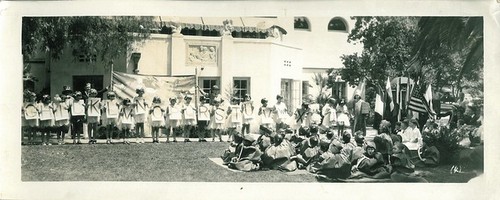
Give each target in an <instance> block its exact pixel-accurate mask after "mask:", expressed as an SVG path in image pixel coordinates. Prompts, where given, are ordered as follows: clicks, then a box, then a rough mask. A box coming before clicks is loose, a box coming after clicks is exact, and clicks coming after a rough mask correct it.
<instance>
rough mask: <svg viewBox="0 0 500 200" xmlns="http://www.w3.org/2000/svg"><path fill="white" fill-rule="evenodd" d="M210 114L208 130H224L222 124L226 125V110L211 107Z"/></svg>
mask: <svg viewBox="0 0 500 200" xmlns="http://www.w3.org/2000/svg"><path fill="white" fill-rule="evenodd" d="M211 113H212V116H211V117H210V129H221V130H222V129H224V124H225V123H226V110H225V109H223V108H222V107H221V106H219V107H215V106H213V107H212V111H211Z"/></svg>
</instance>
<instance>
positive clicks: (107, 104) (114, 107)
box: [101, 99, 120, 125]
mask: <svg viewBox="0 0 500 200" xmlns="http://www.w3.org/2000/svg"><path fill="white" fill-rule="evenodd" d="M102 107H103V109H104V112H102V117H101V119H102V124H103V125H118V116H119V114H120V104H119V103H118V101H117V100H116V99H114V100H105V101H104V102H103V104H102Z"/></svg>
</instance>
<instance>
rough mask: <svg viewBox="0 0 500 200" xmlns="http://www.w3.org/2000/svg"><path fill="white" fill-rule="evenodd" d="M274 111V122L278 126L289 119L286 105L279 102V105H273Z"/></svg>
mask: <svg viewBox="0 0 500 200" xmlns="http://www.w3.org/2000/svg"><path fill="white" fill-rule="evenodd" d="M274 110H275V113H274V121H275V122H276V123H277V124H279V123H282V122H283V123H284V122H286V120H288V118H289V117H290V116H289V115H288V110H287V107H286V104H285V103H283V102H281V103H279V104H278V103H277V104H276V105H274Z"/></svg>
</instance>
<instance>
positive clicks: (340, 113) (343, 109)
mask: <svg viewBox="0 0 500 200" xmlns="http://www.w3.org/2000/svg"><path fill="white" fill-rule="evenodd" d="M348 113H349V112H348V111H347V106H346V105H343V106H340V105H338V106H337V125H338V124H339V122H344V126H351V122H350V120H349V116H348V115H347V114H348Z"/></svg>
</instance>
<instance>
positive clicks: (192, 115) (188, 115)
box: [182, 103, 196, 126]
mask: <svg viewBox="0 0 500 200" xmlns="http://www.w3.org/2000/svg"><path fill="white" fill-rule="evenodd" d="M182 110H184V112H183V113H182V124H183V125H190V126H195V125H196V107H195V106H194V104H193V103H189V104H187V105H186V104H183V105H182Z"/></svg>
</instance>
